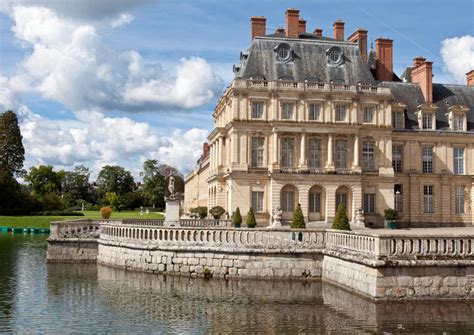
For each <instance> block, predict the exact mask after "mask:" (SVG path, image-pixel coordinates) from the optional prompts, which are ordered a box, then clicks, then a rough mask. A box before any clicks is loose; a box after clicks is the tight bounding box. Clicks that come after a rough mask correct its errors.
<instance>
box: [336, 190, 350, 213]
mask: <svg viewBox="0 0 474 335" xmlns="http://www.w3.org/2000/svg"><path fill="white" fill-rule="evenodd" d="M341 202H342V204H343V205H344V208H345V210H346V214H347V193H345V192H341V193H336V211H337V208H338V207H339V203H341Z"/></svg>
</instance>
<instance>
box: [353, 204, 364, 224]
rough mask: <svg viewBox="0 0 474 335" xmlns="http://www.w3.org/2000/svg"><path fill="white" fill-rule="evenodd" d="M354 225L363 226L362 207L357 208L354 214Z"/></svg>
mask: <svg viewBox="0 0 474 335" xmlns="http://www.w3.org/2000/svg"><path fill="white" fill-rule="evenodd" d="M355 225H356V226H361V227H364V226H365V224H364V210H363V209H362V208H358V209H357V211H356V215H355Z"/></svg>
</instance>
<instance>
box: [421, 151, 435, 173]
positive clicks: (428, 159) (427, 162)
mask: <svg viewBox="0 0 474 335" xmlns="http://www.w3.org/2000/svg"><path fill="white" fill-rule="evenodd" d="M433 158H434V157H433V147H423V173H433V172H434V171H433V170H434V164H433Z"/></svg>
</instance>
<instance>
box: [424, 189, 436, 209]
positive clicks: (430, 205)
mask: <svg viewBox="0 0 474 335" xmlns="http://www.w3.org/2000/svg"><path fill="white" fill-rule="evenodd" d="M423 207H424V208H423V209H424V212H425V213H434V192H433V185H425V186H423Z"/></svg>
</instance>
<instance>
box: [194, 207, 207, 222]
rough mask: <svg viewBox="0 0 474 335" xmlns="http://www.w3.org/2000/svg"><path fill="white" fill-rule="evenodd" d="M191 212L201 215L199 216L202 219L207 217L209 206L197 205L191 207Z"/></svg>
mask: <svg viewBox="0 0 474 335" xmlns="http://www.w3.org/2000/svg"><path fill="white" fill-rule="evenodd" d="M190 212H191V213H195V214H197V215H198V216H199V218H200V219H201V220H202V219H205V218H206V216H207V207H206V206H199V207H196V208H191V209H190Z"/></svg>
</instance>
